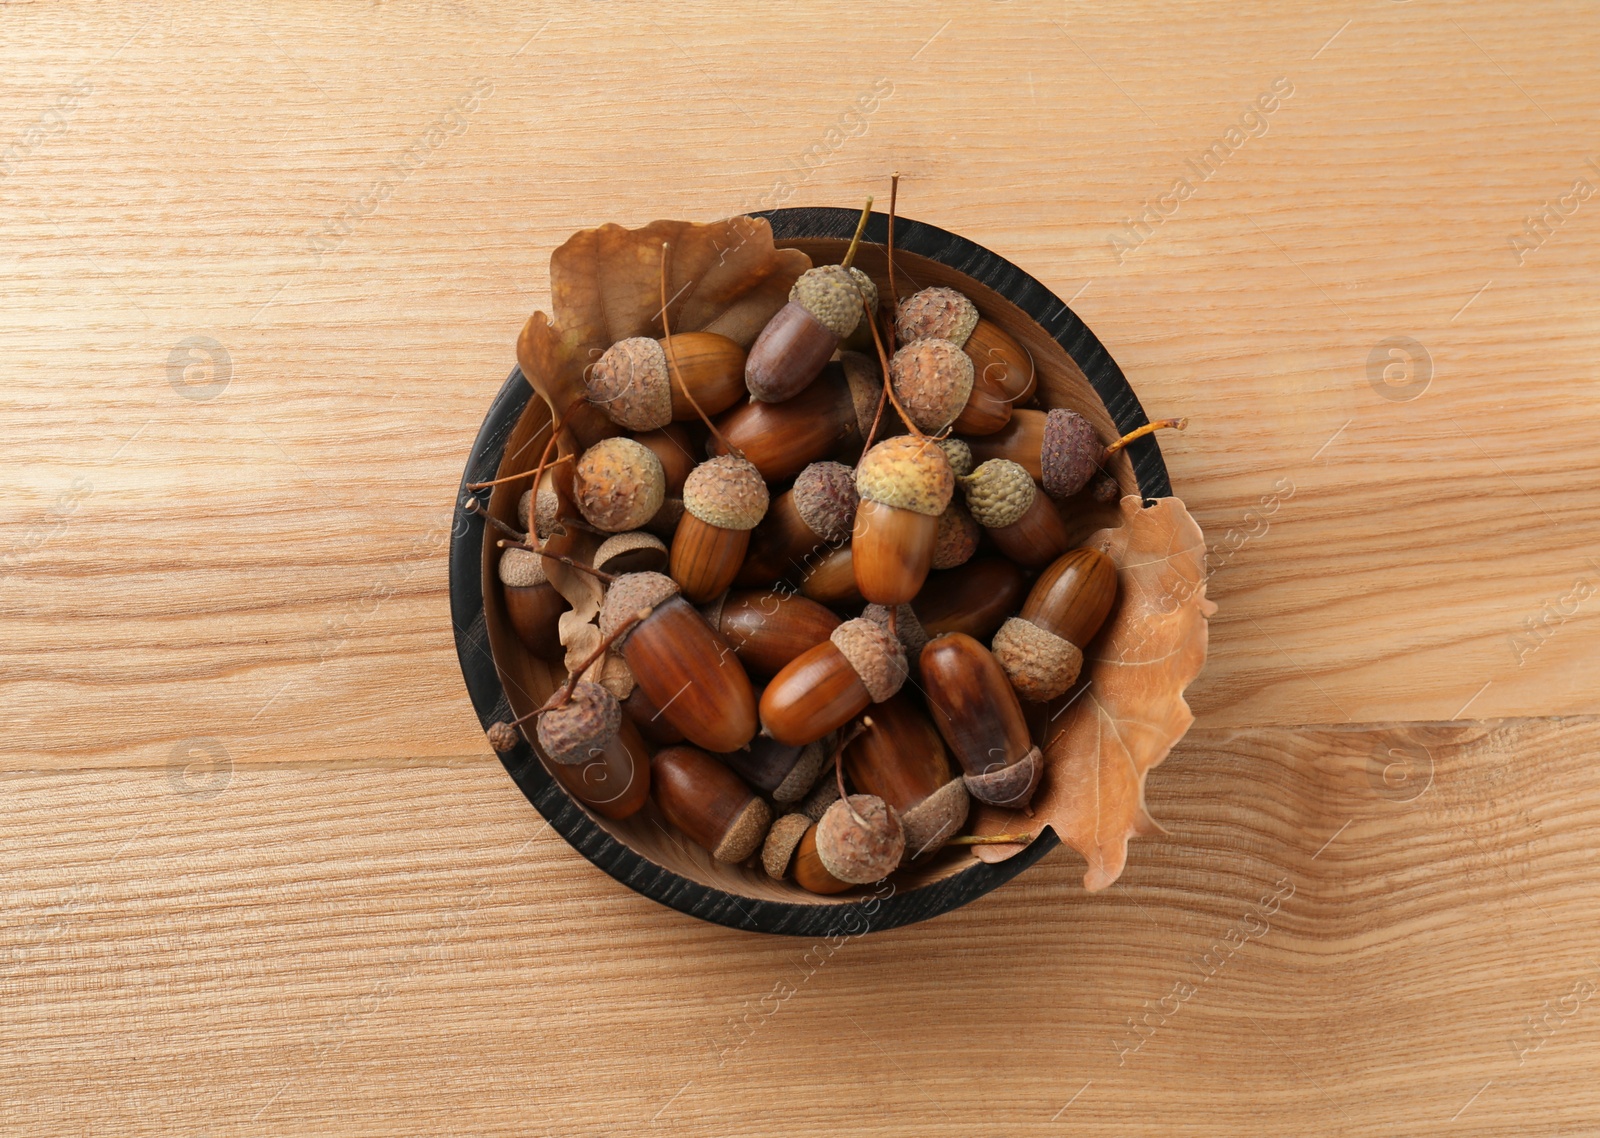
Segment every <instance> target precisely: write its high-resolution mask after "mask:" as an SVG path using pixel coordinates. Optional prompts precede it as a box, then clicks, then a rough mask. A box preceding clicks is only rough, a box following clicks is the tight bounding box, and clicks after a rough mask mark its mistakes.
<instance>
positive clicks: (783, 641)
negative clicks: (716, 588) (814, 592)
mask: <svg viewBox="0 0 1600 1138" xmlns="http://www.w3.org/2000/svg"><path fill="white" fill-rule="evenodd" d="M706 620H707V621H708V622H710V624H711V627H712V628H714V629H716V630H717V632H718V633H720V634H721V636H722V638H723V639H724V640H726V641H727V642H728V644H729V645H730V646H731V647H732V648H733V653H734V655H735V656H737V657H739V662H740V663H741V664H743V665H744V666H745V668H746V670H748V671H749V672H751V673H752V674H754V675H757V676H775V675H777V674H778V673H779V672H781V671H782V670H783V669H784V667H786V666H787V665H788V664H789V662H790V661H791V660H793V659H794V658H795V657H797V656H799V655H800V654H801V653H803V652H806V651H808V650H810V649H812V648H815V647H816V646H817V645H818V644H821V643H823V642H824V641H826V640H827V639H828V637H829V636H830V635H832V634H833V630H834V629H836V628H838V627H839V625H840V623H841V621H840V619H839V616H838V614H837V613H835V612H834V611H833V610H832V609H830V608H828V607H827V606H826V605H823V604H819V603H818V602H817V601H813V600H811V599H810V598H809V597H803V596H800V595H798V594H796V593H792V592H783V591H779V590H777V589H743V590H736V591H733V592H730V593H729V594H728V595H727V596H726V597H724V598H723V599H722V600H721V601H720V602H714V603H713V604H712V606H711V608H710V610H709V611H707V613H706Z"/></svg>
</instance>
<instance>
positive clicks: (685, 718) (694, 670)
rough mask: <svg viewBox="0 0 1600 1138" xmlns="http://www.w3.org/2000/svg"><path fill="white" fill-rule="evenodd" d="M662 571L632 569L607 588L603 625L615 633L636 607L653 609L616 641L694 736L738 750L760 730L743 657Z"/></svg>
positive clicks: (651, 693)
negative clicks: (684, 597) (740, 658)
mask: <svg viewBox="0 0 1600 1138" xmlns="http://www.w3.org/2000/svg"><path fill="white" fill-rule="evenodd" d="M678 592H679V589H678V584H677V582H675V581H673V580H672V579H671V578H670V577H665V576H663V575H661V574H660V573H629V574H626V575H625V576H622V577H618V578H617V579H616V581H614V582H613V583H612V584H611V586H610V588H608V589H607V590H606V597H605V603H604V605H603V606H602V607H601V609H600V632H601V634H602V635H605V636H609V635H611V634H613V633H614V632H616V630H617V629H618V628H619V627H620V626H621V625H622V624H624V623H625V622H626V621H628V620H629V619H631V618H632V617H633V616H634V615H635V614H636V613H637V612H639V611H640V610H643V609H650V610H651V612H650V615H649V616H647V617H645V618H644V619H643V620H641V621H640V622H639V623H638V625H637V626H636V627H634V628H633V629H632V630H631V631H629V632H627V633H626V634H624V635H623V636H622V637H620V638H619V639H618V640H617V642H616V644H617V648H618V650H619V651H620V652H621V654H622V658H623V659H624V660H626V661H627V664H628V667H629V668H631V669H632V670H633V676H634V680H635V681H636V682H637V684H638V686H639V687H641V688H643V689H644V694H645V697H646V698H647V699H648V700H649V701H650V702H651V703H653V704H655V706H656V707H657V708H659V709H660V712H661V715H662V716H663V717H664V718H665V719H666V720H667V721H668V722H669V723H671V724H672V725H673V726H674V727H676V728H677V729H678V730H679V731H681V732H683V735H684V737H685V738H686V739H688V740H689V741H690V742H691V743H694V744H695V745H696V746H700V747H704V748H705V749H706V750H708V751H736V750H738V749H739V748H740V747H742V746H744V745H745V744H746V743H748V742H749V741H750V739H751V737H752V736H754V735H755V733H756V699H755V692H754V690H753V689H752V688H751V687H750V678H749V677H748V676H746V675H745V672H744V668H743V667H742V666H741V665H740V664H739V660H738V657H736V656H735V655H734V654H733V649H732V648H730V647H729V646H728V642H727V641H726V640H724V639H723V638H722V637H721V636H719V635H717V633H716V632H715V631H713V629H712V628H711V626H710V625H709V624H707V623H706V619H705V617H703V616H701V615H700V613H699V612H698V611H697V610H696V609H695V608H694V607H693V606H692V605H690V604H689V602H688V601H686V600H684V599H683V598H682V597H681V596H679V595H678Z"/></svg>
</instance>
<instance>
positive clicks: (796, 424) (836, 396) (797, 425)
mask: <svg viewBox="0 0 1600 1138" xmlns="http://www.w3.org/2000/svg"><path fill="white" fill-rule="evenodd" d="M882 386H883V385H882V383H881V382H880V381H879V379H878V366H877V364H875V363H872V362H871V361H870V360H868V359H867V358H866V357H865V356H860V355H855V354H853V353H848V354H846V355H844V356H842V357H841V358H840V359H839V361H838V362H836V363H830V364H828V365H827V366H826V367H824V368H823V369H822V374H821V375H820V376H819V377H818V378H817V381H816V382H815V383H813V384H811V386H809V387H807V388H806V389H805V390H804V391H802V392H801V393H800V394H799V395H796V396H795V397H794V398H793V399H790V400H788V401H787V402H784V403H762V402H761V401H759V400H751V401H750V402H747V403H743V404H741V405H739V406H737V407H735V408H733V409H732V410H730V411H729V412H727V413H726V414H725V415H723V416H722V418H721V419H719V420H717V430H718V431H719V432H721V435H722V437H723V439H725V440H726V443H725V444H724V442H723V441H721V440H719V439H718V438H717V437H716V436H713V437H712V438H711V440H710V441H709V442H708V443H707V444H706V452H707V453H708V454H712V455H718V454H727V453H730V451H729V449H728V448H730V447H733V448H737V449H738V450H740V451H742V452H743V454H744V456H745V457H746V458H748V459H749V460H750V461H751V462H753V463H755V464H756V469H757V470H759V471H761V476H762V477H763V478H765V479H766V480H767V481H768V482H787V481H788V480H789V479H791V478H793V477H794V476H795V475H796V474H799V473H800V472H801V471H802V470H803V469H805V467H806V464H807V463H810V462H814V461H816V460H817V459H822V458H827V457H828V456H829V455H845V456H849V457H851V458H854V457H857V456H859V455H860V453H861V444H862V440H863V439H865V438H866V437H867V432H868V431H870V430H871V429H872V419H873V416H874V415H876V414H877V410H878V392H879V391H880V390H882ZM884 418H885V419H886V420H887V419H888V418H889V416H888V414H887V413H886V414H885V416H884ZM885 425H886V424H883V423H880V424H879V432H880V434H893V433H894V431H892V430H884V427H885ZM895 425H896V426H898V424H895Z"/></svg>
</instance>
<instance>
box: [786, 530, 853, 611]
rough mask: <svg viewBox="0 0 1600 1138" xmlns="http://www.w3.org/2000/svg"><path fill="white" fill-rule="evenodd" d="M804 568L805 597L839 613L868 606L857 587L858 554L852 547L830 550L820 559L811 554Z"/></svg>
mask: <svg viewBox="0 0 1600 1138" xmlns="http://www.w3.org/2000/svg"><path fill="white" fill-rule="evenodd" d="M801 566H802V569H803V572H802V573H801V575H800V594H801V595H802V596H805V597H810V598H811V599H812V600H814V601H816V602H817V603H818V604H824V605H827V606H828V607H829V608H836V609H848V608H854V607H855V606H856V605H859V604H864V603H865V602H866V598H865V597H863V596H862V595H861V590H860V589H859V588H857V586H856V568H855V566H856V562H855V554H854V553H853V552H852V551H851V549H850V547H849V546H848V545H844V546H840V547H839V548H838V549H832V550H829V551H828V552H827V553H824V554H822V556H820V557H817V556H814V555H812V554H807V555H806V557H805V558H804V559H803V560H802V562H801Z"/></svg>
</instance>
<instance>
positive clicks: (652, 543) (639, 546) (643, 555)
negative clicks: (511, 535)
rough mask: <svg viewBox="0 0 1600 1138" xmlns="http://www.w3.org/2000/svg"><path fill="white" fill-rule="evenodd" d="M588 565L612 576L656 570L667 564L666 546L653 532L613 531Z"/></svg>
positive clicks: (654, 571) (663, 568)
mask: <svg viewBox="0 0 1600 1138" xmlns="http://www.w3.org/2000/svg"><path fill="white" fill-rule="evenodd" d="M506 552H508V553H511V552H515V551H514V550H507V551H506ZM590 564H592V565H593V566H594V567H595V568H596V569H598V570H600V571H601V572H602V573H611V574H614V575H616V576H621V575H622V574H624V573H660V572H662V571H663V570H665V569H666V567H667V547H666V544H665V543H664V542H663V541H662V540H661V539H660V538H659V537H657V536H656V535H655V534H653V533H645V532H644V531H643V530H629V531H628V532H627V533H614V534H612V535H611V536H610V537H608V538H606V539H605V540H604V541H602V542H601V543H600V548H599V549H596V550H595V551H594V557H592V558H591V559H590Z"/></svg>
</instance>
